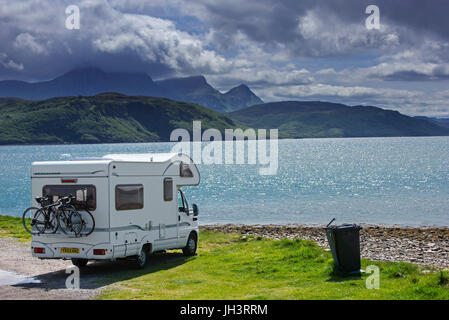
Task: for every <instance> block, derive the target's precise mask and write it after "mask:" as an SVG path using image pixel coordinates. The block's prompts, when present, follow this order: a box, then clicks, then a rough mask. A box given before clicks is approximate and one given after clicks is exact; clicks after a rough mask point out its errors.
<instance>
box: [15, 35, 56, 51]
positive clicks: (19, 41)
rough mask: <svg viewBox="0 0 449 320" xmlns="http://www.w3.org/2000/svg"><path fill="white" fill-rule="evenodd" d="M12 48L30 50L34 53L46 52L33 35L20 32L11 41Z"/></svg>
mask: <svg viewBox="0 0 449 320" xmlns="http://www.w3.org/2000/svg"><path fill="white" fill-rule="evenodd" d="M13 46H14V48H16V49H19V50H30V51H31V52H32V53H36V54H48V51H47V49H46V48H45V46H43V45H42V44H41V43H39V42H37V41H36V39H35V38H34V36H32V35H31V34H29V33H26V32H25V33H20V34H19V35H18V36H17V37H16V39H15V40H14V43H13Z"/></svg>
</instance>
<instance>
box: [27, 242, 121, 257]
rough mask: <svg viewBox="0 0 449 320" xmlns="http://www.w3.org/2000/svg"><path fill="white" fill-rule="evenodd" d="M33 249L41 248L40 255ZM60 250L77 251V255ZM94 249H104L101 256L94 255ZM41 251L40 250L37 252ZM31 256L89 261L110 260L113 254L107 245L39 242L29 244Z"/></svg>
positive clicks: (110, 247)
mask: <svg viewBox="0 0 449 320" xmlns="http://www.w3.org/2000/svg"><path fill="white" fill-rule="evenodd" d="M35 248H43V252H42V253H35ZM62 248H69V249H77V251H78V253H63V252H62V250H61V249H62ZM95 249H104V255H103V254H94V250H95ZM37 251H38V252H39V251H42V250H40V249H38V250H37ZM31 254H32V256H33V257H36V258H40V259H73V258H75V259H89V260H110V259H112V256H113V252H112V246H111V245H109V244H105V243H103V244H97V245H90V244H83V243H70V242H67V243H64V242H58V243H51V244H46V243H43V242H40V241H33V242H31Z"/></svg>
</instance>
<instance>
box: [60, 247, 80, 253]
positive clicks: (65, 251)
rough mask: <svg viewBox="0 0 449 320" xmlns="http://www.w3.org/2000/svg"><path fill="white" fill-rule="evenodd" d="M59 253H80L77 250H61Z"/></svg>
mask: <svg viewBox="0 0 449 320" xmlns="http://www.w3.org/2000/svg"><path fill="white" fill-rule="evenodd" d="M61 253H80V249H78V248H61Z"/></svg>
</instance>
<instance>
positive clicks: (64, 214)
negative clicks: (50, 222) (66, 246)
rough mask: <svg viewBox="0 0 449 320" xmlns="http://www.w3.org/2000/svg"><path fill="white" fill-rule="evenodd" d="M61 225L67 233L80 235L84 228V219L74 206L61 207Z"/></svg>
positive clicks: (59, 216)
mask: <svg viewBox="0 0 449 320" xmlns="http://www.w3.org/2000/svg"><path fill="white" fill-rule="evenodd" d="M57 217H58V223H59V227H60V228H61V230H62V232H64V233H65V234H73V235H74V236H76V237H77V236H78V235H79V234H80V233H81V231H82V230H83V227H84V225H83V219H82V218H81V215H80V214H79V213H78V211H76V210H75V209H74V208H71V207H67V208H60V209H59V211H58V214H57Z"/></svg>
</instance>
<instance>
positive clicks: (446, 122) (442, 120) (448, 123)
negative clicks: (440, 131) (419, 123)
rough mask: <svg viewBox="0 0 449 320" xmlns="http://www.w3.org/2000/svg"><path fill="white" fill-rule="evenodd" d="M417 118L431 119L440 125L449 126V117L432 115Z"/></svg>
mask: <svg viewBox="0 0 449 320" xmlns="http://www.w3.org/2000/svg"><path fill="white" fill-rule="evenodd" d="M415 118H416V119H422V120H426V121H430V122H432V123H434V124H437V125H439V126H442V127H446V128H449V118H431V117H415Z"/></svg>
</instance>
